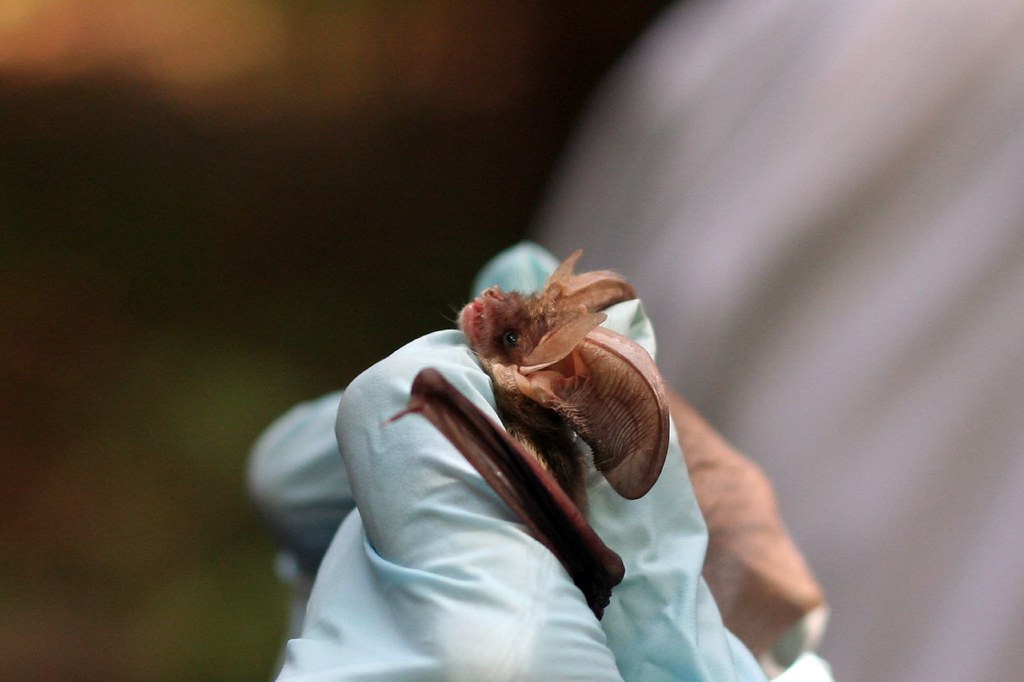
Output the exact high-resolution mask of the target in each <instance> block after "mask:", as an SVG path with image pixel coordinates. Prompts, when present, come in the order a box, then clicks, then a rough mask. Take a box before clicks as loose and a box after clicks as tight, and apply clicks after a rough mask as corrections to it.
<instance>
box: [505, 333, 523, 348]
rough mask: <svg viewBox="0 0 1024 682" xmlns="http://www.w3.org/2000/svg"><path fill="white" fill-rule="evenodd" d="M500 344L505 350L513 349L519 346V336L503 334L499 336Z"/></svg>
mask: <svg viewBox="0 0 1024 682" xmlns="http://www.w3.org/2000/svg"><path fill="white" fill-rule="evenodd" d="M501 344H502V345H503V346H505V348H515V347H516V346H518V345H519V334H517V333H515V332H505V333H504V334H503V335H502V336H501Z"/></svg>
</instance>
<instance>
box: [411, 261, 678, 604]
mask: <svg viewBox="0 0 1024 682" xmlns="http://www.w3.org/2000/svg"><path fill="white" fill-rule="evenodd" d="M581 254H582V252H581V251H576V252H575V253H574V254H572V255H571V256H570V257H569V258H567V259H566V260H565V261H564V262H562V264H561V265H559V267H558V268H557V269H556V270H555V272H554V273H553V274H552V275H551V277H550V278H549V279H548V281H547V283H546V284H545V286H544V288H543V289H542V290H541V291H540V292H538V293H536V294H532V295H523V294H519V293H516V292H503V291H501V290H500V289H498V288H497V287H491V288H490V289H487V290H486V291H484V292H483V293H482V294H481V295H480V296H479V297H478V298H476V299H475V300H473V301H471V302H470V303H468V304H467V305H466V306H465V307H464V308H463V309H462V312H461V313H460V315H459V327H460V329H461V330H462V331H463V333H465V335H466V338H467V341H468V343H469V347H470V348H471V349H472V350H473V351H474V352H475V353H476V354H477V357H478V358H479V360H480V364H481V366H482V367H483V368H484V369H485V371H487V372H488V374H490V376H491V379H492V381H493V385H494V394H495V402H496V405H497V409H498V414H499V416H500V417H501V419H502V422H503V427H501V426H498V425H496V424H494V423H493V422H491V420H490V419H489V418H487V417H486V416H485V415H484V414H483V413H481V412H480V411H479V410H478V409H477V408H476V407H475V406H474V405H473V404H472V403H471V402H469V401H468V400H467V399H466V398H465V397H464V396H462V395H461V394H459V393H458V391H457V390H455V389H454V388H453V387H452V386H451V385H450V384H448V382H447V381H445V379H444V378H443V377H442V376H441V375H440V374H439V373H438V372H436V371H435V370H430V369H427V370H424V371H422V372H421V373H420V374H419V375H418V376H417V378H416V380H415V381H414V383H413V387H412V398H411V400H410V404H409V406H408V408H407V409H406V410H405V411H403V412H402V413H400V414H399V415H396V417H395V418H397V417H399V416H401V415H403V414H406V413H409V412H419V413H421V414H423V415H424V416H426V417H427V418H428V419H429V420H430V421H431V422H432V423H433V424H434V425H435V426H436V427H437V428H438V429H439V430H441V432H442V433H444V435H445V436H446V437H447V438H448V439H449V440H450V441H451V442H452V443H453V444H454V445H455V446H456V447H457V448H458V449H459V450H460V452H462V454H463V455H464V456H465V457H466V459H467V460H469V462H470V463H471V464H473V466H474V467H476V468H477V470H478V471H479V472H480V473H481V475H482V476H483V477H484V479H485V480H487V482H488V483H489V484H490V485H491V487H492V488H494V489H495V490H496V491H497V493H498V494H499V496H500V497H502V499H504V500H505V502H506V503H508V505H509V506H510V507H511V508H512V509H513V511H515V513H516V514H517V515H518V516H519V517H520V518H521V519H522V520H523V522H524V523H525V524H526V525H527V527H528V528H529V529H530V531H531V532H532V534H533V535H534V536H535V537H536V538H537V539H538V540H540V541H541V542H542V543H543V544H544V545H545V546H547V547H548V548H549V549H550V550H551V551H552V552H553V553H554V554H555V555H556V556H557V557H558V558H559V560H560V561H561V562H562V564H563V565H564V566H565V568H566V570H567V571H568V572H569V575H570V576H571V577H572V579H573V581H574V582H575V583H576V585H577V586H578V587H579V588H580V589H581V591H582V592H583V594H584V595H585V597H586V599H587V603H588V604H589V605H590V607H591V609H592V610H593V611H594V613H595V615H597V617H598V618H600V617H601V614H602V613H603V610H604V607H605V606H606V605H607V604H608V601H609V598H610V595H611V590H612V588H613V587H614V586H615V585H617V584H618V583H619V582H620V581H621V580H622V577H623V575H624V568H623V564H622V560H621V559H620V558H619V556H618V555H617V554H616V553H615V552H614V551H612V550H611V549H609V548H608V547H607V546H606V545H605V544H604V542H603V541H601V539H600V538H599V537H598V535H597V533H596V532H595V531H594V530H593V529H592V528H591V527H590V525H589V523H587V520H586V517H585V516H584V511H585V509H586V485H585V477H586V472H587V469H588V467H587V464H586V461H585V460H584V457H585V454H584V452H583V451H582V449H581V448H580V445H579V443H578V441H577V435H578V436H579V438H582V439H583V440H584V441H585V442H586V443H587V444H588V445H589V446H590V450H591V453H592V457H593V461H594V465H595V467H596V468H597V470H598V471H600V472H601V473H602V474H603V475H604V476H605V478H606V479H607V480H608V482H609V483H610V484H611V486H612V487H613V488H614V489H615V490H616V491H617V492H618V493H619V494H621V495H622V496H623V497H626V498H628V499H636V498H639V497H641V496H643V495H644V494H646V493H647V491H648V490H650V488H651V486H653V485H654V483H655V481H657V479H658V476H659V475H660V473H661V470H662V467H663V465H664V463H665V456H666V453H667V451H668V429H669V408H668V400H667V397H666V392H665V387H664V382H663V381H662V378H661V374H660V373H659V372H658V369H657V366H656V365H655V364H654V360H653V358H651V356H650V354H649V353H647V351H646V350H644V349H643V348H642V347H641V346H640V345H639V344H637V343H636V342H634V341H633V340H632V339H629V338H628V337H625V336H623V335H621V334H618V333H616V332H613V331H611V330H608V329H605V328H603V327H600V326H599V325H600V324H601V323H602V322H603V321H604V320H605V319H606V317H607V316H606V315H605V313H603V312H601V311H602V310H603V309H604V308H607V307H608V306H610V305H612V304H614V303H618V302H620V301H625V300H629V299H632V298H636V293H635V291H634V289H633V287H632V286H631V285H630V284H629V283H628V282H627V281H626V280H625V279H624V278H622V277H621V276H620V275H618V274H615V273H613V272H609V271H598V272H588V273H584V274H580V275H575V274H573V272H572V271H573V268H574V266H575V263H576V261H577V260H578V259H579V257H580V255H581Z"/></svg>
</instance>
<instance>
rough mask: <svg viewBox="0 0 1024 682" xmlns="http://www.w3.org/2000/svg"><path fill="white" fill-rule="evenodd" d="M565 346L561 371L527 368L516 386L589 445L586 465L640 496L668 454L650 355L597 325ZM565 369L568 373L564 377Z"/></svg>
mask: <svg viewBox="0 0 1024 682" xmlns="http://www.w3.org/2000/svg"><path fill="white" fill-rule="evenodd" d="M571 350H572V352H573V353H574V360H573V362H571V363H563V364H562V365H560V366H559V367H558V369H559V370H561V371H557V370H555V369H552V370H543V369H539V368H529V369H532V370H534V371H532V372H531V373H523V374H521V375H520V376H521V381H522V385H521V386H520V388H521V389H522V390H523V392H524V393H525V394H526V395H528V396H530V397H531V398H533V399H534V400H537V401H538V402H541V403H542V404H543V405H545V406H546V407H550V408H551V409H553V410H554V411H555V412H558V413H559V414H560V415H561V416H562V418H563V419H565V421H566V422H567V423H568V424H569V425H570V426H571V427H572V428H573V430H575V431H576V433H578V434H579V435H580V437H581V438H583V440H585V441H586V442H587V443H588V444H589V445H590V447H591V449H593V451H594V465H595V466H596V467H597V469H598V470H599V471H600V472H601V473H602V474H604V477H605V478H606V479H607V480H608V482H609V483H610V484H611V486H612V487H613V488H615V490H616V491H617V492H618V493H619V494H620V495H622V496H623V497H625V498H628V499H631V500H634V499H636V498H638V497H643V496H644V495H645V494H646V493H647V491H648V490H650V489H651V486H653V485H654V483H655V481H657V480H658V476H659V475H660V474H661V469H662V467H663V466H664V464H665V456H666V453H667V452H668V434H669V420H668V415H669V410H668V398H667V396H666V393H665V385H664V381H663V380H662V378H661V374H660V373H659V372H658V368H657V366H656V365H655V364H654V359H653V358H652V357H651V356H650V354H649V353H648V352H647V351H646V350H644V348H643V347H642V346H640V345H639V344H638V343H636V342H635V341H633V340H632V339H630V338H628V337H626V336H623V335H622V334H618V333H616V332H613V331H611V330H609V329H605V328H604V327H595V328H593V329H591V330H590V331H589V332H588V333H587V334H586V336H585V337H584V338H583V340H582V341H580V342H579V344H578V345H577V346H576V347H575V348H573V349H571ZM567 354H568V353H567ZM567 354H566V355H567ZM563 357H564V356H563ZM560 359H561V358H556V359H555V360H554V362H557V361H558V360H560ZM569 368H571V370H570V369H569ZM522 369H524V368H521V370H522ZM537 370H539V371H537ZM569 371H571V372H575V374H574V375H573V376H566V373H567V372H569Z"/></svg>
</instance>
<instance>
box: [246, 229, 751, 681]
mask: <svg viewBox="0 0 1024 682" xmlns="http://www.w3.org/2000/svg"><path fill="white" fill-rule="evenodd" d="M555 264H556V262H555V260H554V259H553V258H551V257H550V255H548V254H546V252H543V251H540V250H539V249H536V247H532V246H520V247H517V248H516V249H514V250H512V251H510V252H506V253H505V254H503V256H501V257H499V259H497V261H496V262H495V263H494V264H492V266H491V267H490V268H489V269H488V270H485V272H484V273H482V279H480V280H478V283H477V289H478V290H479V289H481V288H483V287H484V285H489V284H493V283H497V284H499V285H501V286H503V288H520V289H528V288H536V287H539V286H540V285H541V284H543V281H544V278H545V277H546V276H547V274H548V273H549V272H550V270H551V269H553V267H554V265H555ZM509 273H511V274H512V275H514V276H515V277H522V276H523V274H524V273H525V274H526V277H525V281H527V284H532V286H524V285H523V281H524V280H519V281H515V282H513V286H509V279H510V277H509ZM608 313H609V318H608V321H607V323H606V324H607V326H609V327H610V328H613V329H615V330H617V331H619V332H622V333H625V334H627V335H629V336H631V337H633V338H634V339H635V340H637V341H638V342H639V343H641V344H642V345H644V346H646V347H648V349H650V350H652V351H653V344H654V339H653V334H652V333H651V328H650V325H649V324H648V322H647V320H646V317H645V316H644V315H643V311H642V308H641V307H640V305H639V303H638V302H636V301H631V302H626V303H622V304H619V305H617V306H614V307H613V308H611V309H609V310H608ZM428 366H429V367H435V368H437V369H439V370H440V371H441V372H442V374H444V375H445V377H446V378H447V379H448V380H449V381H450V382H452V384H453V385H454V386H455V387H456V388H457V389H458V390H460V391H462V392H463V393H464V394H465V395H466V396H467V397H468V398H470V400H472V401H473V402H474V403H475V404H476V405H477V406H478V407H480V408H481V409H482V410H483V411H484V412H485V413H487V414H488V415H489V416H491V417H492V418H496V414H495V412H494V407H493V395H492V393H491V388H490V380H489V378H488V377H487V375H486V374H484V372H483V371H482V370H481V369H480V366H479V365H478V364H477V362H476V359H475V356H474V355H473V353H472V352H471V351H469V349H468V348H467V347H466V346H465V339H464V337H463V336H462V334H461V333H460V332H457V331H446V332H438V333H435V334H430V335H428V336H425V337H423V338H421V339H418V340H416V341H414V342H412V343H410V344H409V345H407V346H405V347H404V348H402V349H400V350H399V351H397V352H396V353H394V354H393V355H391V356H390V357H388V358H386V359H385V360H383V361H381V362H380V363H378V364H376V365H374V366H373V367H371V368H370V369H369V370H367V371H366V372H364V373H363V374H362V375H360V376H359V377H358V378H357V379H356V380H355V381H353V383H352V385H351V386H350V387H349V388H348V389H347V390H346V392H345V394H344V396H343V397H342V399H341V402H340V408H339V410H338V420H337V436H338V442H339V443H340V451H341V454H342V458H343V460H344V463H345V471H346V474H347V479H348V481H349V482H350V484H351V486H350V490H351V493H352V498H353V499H354V501H355V504H356V507H357V511H354V512H352V513H350V514H348V516H347V518H346V519H345V521H344V523H343V525H342V526H341V528H340V530H339V531H338V532H337V534H336V535H335V536H334V539H333V542H332V543H331V546H330V549H329V550H328V551H327V554H326V556H325V557H324V558H323V561H322V563H321V565H320V569H319V572H318V574H317V580H316V584H315V586H314V588H313V592H312V596H311V598H310V601H309V606H308V611H307V615H306V621H305V627H304V629H303V632H302V636H301V637H300V638H298V639H295V640H293V641H291V642H289V644H288V649H287V662H286V664H285V668H284V670H283V672H282V676H281V679H288V680H291V679H301V680H306V679H317V680H320V679H324V680H326V679H352V678H357V679H380V680H401V679H415V680H423V679H467V680H470V679H472V680H477V679H585V680H602V679H628V680H658V679H665V680H680V679H687V680H690V679H693V680H705V679H706V680H732V679H736V680H759V679H764V677H763V674H762V673H761V671H760V669H759V668H758V666H757V665H756V663H755V662H754V660H753V658H752V657H751V656H750V654H749V653H748V652H747V651H746V649H745V648H743V646H742V645H741V644H739V643H738V642H737V641H736V640H735V639H734V638H733V637H732V636H731V635H730V634H729V633H728V632H727V631H726V629H725V628H724V627H723V625H722V623H721V619H720V617H719V614H718V611H717V608H716V607H715V605H714V602H713V600H712V598H711V596H710V593H709V592H708V590H707V587H706V585H705V584H704V582H703V580H702V579H701V577H700V572H701V567H702V564H703V558H704V549H705V545H706V530H705V527H704V522H703V520H702V518H701V516H700V512H699V510H698V508H697V504H696V501H695V499H694V496H693V493H692V490H691V488H690V484H689V479H688V476H687V473H686V470H685V467H684V465H683V459H682V455H681V453H680V452H679V448H678V444H677V442H676V439H675V433H674V429H673V430H672V439H671V443H670V451H669V455H668V458H667V460H666V465H665V468H664V471H663V473H662V475H661V478H660V479H659V481H658V483H657V484H656V485H655V486H654V488H652V490H651V491H650V492H649V493H648V494H647V495H646V496H645V497H644V498H642V499H640V500H635V501H627V500H624V499H622V498H621V497H619V496H618V495H617V494H616V493H615V492H614V491H612V490H611V488H610V486H609V485H608V484H607V482H606V481H604V479H603V478H602V477H601V476H600V475H599V474H597V473H596V472H595V471H591V475H590V478H589V481H588V494H589V498H590V511H589V518H590V521H591V523H592V525H593V526H594V528H595V530H596V531H597V532H598V534H599V535H600V536H601V537H602V538H603V539H604V541H605V542H606V543H607V544H608V545H609V546H610V547H612V548H613V549H614V550H615V551H617V552H618V553H619V554H620V555H621V556H622V558H623V561H624V562H625V565H626V577H625V579H624V580H623V582H622V583H621V584H620V585H619V586H618V587H616V588H615V590H614V592H613V595H612V600H611V603H610V604H609V606H608V608H607V610H606V612H605V616H604V619H603V620H602V621H597V620H596V619H595V618H594V616H593V614H592V612H591V611H590V609H589V608H588V607H587V605H586V602H585V600H584V599H583V595H582V593H580V591H579V590H578V589H577V588H576V587H575V586H574V585H573V583H572V582H571V580H570V579H569V577H568V575H567V574H566V573H565V571H564V569H563V568H562V566H561V564H560V563H559V562H558V561H557V559H555V557H554V556H553V555H552V554H551V553H550V552H549V551H548V550H547V549H546V548H544V547H543V546H542V545H541V544H540V543H538V542H537V541H535V540H534V539H533V538H532V537H530V536H529V535H528V534H527V533H526V531H525V530H524V528H523V526H522V525H521V524H520V523H519V522H518V520H517V519H516V518H515V517H514V515H513V514H512V513H511V511H510V510H509V509H508V507H507V506H506V505H505V504H504V503H503V502H502V501H501V500H500V498H498V496H497V495H496V493H494V491H493V490H491V489H490V487H489V486H488V485H487V484H486V483H485V482H484V481H483V479H482V478H481V477H480V476H479V474H477V472H476V471H475V470H474V469H473V468H472V467H471V466H470V465H469V464H468V463H467V462H466V461H465V459H464V458H463V457H462V455H461V454H459V453H458V451H456V450H455V449H454V447H453V446H452V445H451V444H450V443H448V441H447V440H446V439H445V438H444V437H443V436H441V435H440V433H439V432H437V431H436V430H435V429H434V427H433V426H431V425H430V424H429V423H428V422H427V421H426V420H425V419H422V418H420V417H418V416H408V417H405V418H403V419H402V420H400V421H398V422H395V423H391V424H385V423H384V422H385V421H386V420H387V419H388V418H389V417H390V416H392V415H393V414H395V413H396V412H398V411H399V410H401V409H402V408H403V407H404V406H405V404H406V402H407V401H408V397H409V389H410V385H411V382H412V379H413V377H415V375H416V374H417V373H418V372H419V370H420V369H422V368H424V367H428ZM302 409H306V410H312V411H313V412H314V413H315V414H319V413H320V410H322V411H324V412H326V411H328V409H327V407H326V406H325V405H319V406H318V405H317V404H313V405H311V406H307V407H306V408H302ZM275 430H276V433H277V434H278V437H277V438H276V439H274V438H270V437H269V436H268V437H266V438H265V439H264V440H263V441H261V443H262V444H263V446H264V447H263V449H262V450H261V449H260V448H257V452H260V453H262V455H261V456H260V457H256V456H254V460H264V459H269V458H271V454H270V453H272V452H274V451H275V450H276V448H275V447H271V445H275V446H282V445H286V444H288V443H291V444H293V445H296V446H298V445H300V444H301V439H300V438H299V437H298V434H300V433H301V429H299V430H296V429H295V427H294V426H292V427H288V420H287V419H286V420H285V421H284V422H279V423H278V425H276V426H275V427H274V428H273V429H272V430H271V432H270V433H271V434H273V433H275ZM297 449H298V450H301V447H298V448H297ZM329 449H330V448H329V447H327V446H326V445H324V446H323V447H322V448H321V450H329ZM296 468H297V469H299V470H303V469H304V467H296ZM267 470H268V465H267V464H266V463H265V462H264V464H262V465H260V466H255V464H254V467H253V474H252V478H251V480H256V481H263V482H264V483H266V482H267V481H268V480H269V479H271V478H273V477H272V476H271V477H261V476H260V475H259V473H260V472H261V471H262V472H263V473H266V472H267ZM305 470H306V471H310V472H312V471H314V470H316V467H307V468H305ZM321 482H323V481H318V482H317V485H314V486H313V487H314V488H317V487H318V485H319V483H321ZM333 483H337V481H333ZM264 487H266V486H264ZM324 491H325V492H326V488H325V489H324ZM265 497H267V498H269V497H270V496H265ZM339 497H345V495H344V494H341V495H339ZM275 499H276V500H278V501H280V500H281V499H285V501H286V502H288V503H289V504H291V499H290V498H287V496H280V495H278V496H275ZM296 499H297V498H296ZM285 506H288V505H287V504H286V505H285ZM299 506H301V505H299ZM342 507H343V505H339V506H338V507H337V509H341V508H342ZM264 511H265V514H266V515H267V516H269V517H273V518H276V519H278V521H279V522H280V521H284V522H282V523H279V526H280V527H285V526H287V525H288V523H287V519H288V517H290V516H291V514H290V513H282V512H281V510H268V509H265V510H264ZM300 525H302V524H300ZM298 534H301V532H299V533H298ZM278 537H279V538H284V539H285V540H286V542H285V543H284V546H285V547H290V548H291V549H292V552H293V553H294V554H296V555H304V554H306V553H307V551H308V545H307V543H305V542H303V541H297V540H294V539H293V538H291V532H290V531H287V530H286V531H284V532H282V531H281V530H280V528H279V531H278ZM301 563H302V562H300V564H301Z"/></svg>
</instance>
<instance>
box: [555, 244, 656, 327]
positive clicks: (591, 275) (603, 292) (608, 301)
mask: <svg viewBox="0 0 1024 682" xmlns="http://www.w3.org/2000/svg"><path fill="white" fill-rule="evenodd" d="M582 255H583V250H582V249H577V250H576V251H574V252H573V254H572V255H571V256H569V257H568V258H566V259H565V260H564V261H562V263H561V264H560V265H559V266H558V268H557V269H556V270H555V271H554V272H553V273H552V274H551V277H549V278H548V281H547V284H545V285H544V295H545V296H546V297H548V298H549V299H551V300H552V301H557V302H558V305H560V306H565V307H567V308H569V307H578V306H582V307H584V308H585V309H586V310H587V312H597V311H600V310H604V309H605V308H607V307H608V306H610V305H612V304H615V303H620V302H621V301H629V300H631V299H634V298H636V290H635V289H634V288H633V285H632V284H630V283H629V282H627V281H626V279H625V278H624V277H623V276H622V275H620V274H618V273H615V272H612V271H611V270H596V271H594V272H584V273H582V274H579V275H574V274H572V271H573V268H574V267H576V261H578V260H579V259H580V256H582Z"/></svg>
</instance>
